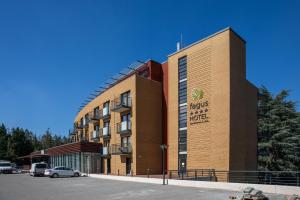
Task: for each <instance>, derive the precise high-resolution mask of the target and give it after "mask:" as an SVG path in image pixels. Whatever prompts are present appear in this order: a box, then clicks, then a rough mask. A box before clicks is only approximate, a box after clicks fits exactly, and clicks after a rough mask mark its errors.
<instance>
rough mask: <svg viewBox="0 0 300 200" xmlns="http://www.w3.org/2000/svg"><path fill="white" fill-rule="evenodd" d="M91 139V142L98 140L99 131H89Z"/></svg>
mask: <svg viewBox="0 0 300 200" xmlns="http://www.w3.org/2000/svg"><path fill="white" fill-rule="evenodd" d="M91 139H92V140H97V139H99V130H93V131H91Z"/></svg>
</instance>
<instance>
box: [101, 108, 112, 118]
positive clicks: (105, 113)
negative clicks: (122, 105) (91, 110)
mask: <svg viewBox="0 0 300 200" xmlns="http://www.w3.org/2000/svg"><path fill="white" fill-rule="evenodd" d="M99 113H100V116H99V118H100V119H108V118H109V117H110V110H109V107H104V108H103V109H102V110H100V112H99Z"/></svg>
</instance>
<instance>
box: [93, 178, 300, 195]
mask: <svg viewBox="0 0 300 200" xmlns="http://www.w3.org/2000/svg"><path fill="white" fill-rule="evenodd" d="M89 176H90V177H92V178H101V179H109V180H118V181H132V182H141V183H152V184H162V181H163V180H162V179H158V178H141V177H131V176H112V175H100V174H90V175H89ZM166 182H167V183H168V184H169V185H176V186H185V187H198V188H210V189H220V190H229V191H242V190H243V189H244V188H246V187H253V188H255V189H257V190H261V191H263V192H264V193H270V194H283V195H293V194H296V195H300V187H296V186H281V185H263V184H246V183H225V182H209V181H188V180H174V179H169V180H166Z"/></svg>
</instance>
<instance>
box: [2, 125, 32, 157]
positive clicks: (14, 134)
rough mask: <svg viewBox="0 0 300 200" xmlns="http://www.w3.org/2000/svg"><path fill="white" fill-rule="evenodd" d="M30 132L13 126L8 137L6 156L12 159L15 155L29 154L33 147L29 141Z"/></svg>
mask: <svg viewBox="0 0 300 200" xmlns="http://www.w3.org/2000/svg"><path fill="white" fill-rule="evenodd" d="M31 138H32V133H31V132H30V131H28V130H27V129H25V130H24V129H22V128H13V129H12V131H11V134H10V137H9V139H8V145H7V146H8V149H7V152H8V156H9V157H10V159H11V160H12V161H15V160H16V158H17V157H20V156H25V155H28V154H30V153H31V152H32V151H33V150H34V148H33V145H32V143H31Z"/></svg>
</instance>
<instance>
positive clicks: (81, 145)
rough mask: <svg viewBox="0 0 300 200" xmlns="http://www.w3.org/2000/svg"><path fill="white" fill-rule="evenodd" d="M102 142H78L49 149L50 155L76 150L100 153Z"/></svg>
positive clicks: (74, 151)
mask: <svg viewBox="0 0 300 200" xmlns="http://www.w3.org/2000/svg"><path fill="white" fill-rule="evenodd" d="M101 146H102V145H101V144H99V143H93V142H76V143H70V144H65V145H61V146H57V147H52V148H49V149H47V150H46V151H47V154H48V155H50V156H53V155H59V154H69V153H76V152H91V153H100V148H101Z"/></svg>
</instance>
